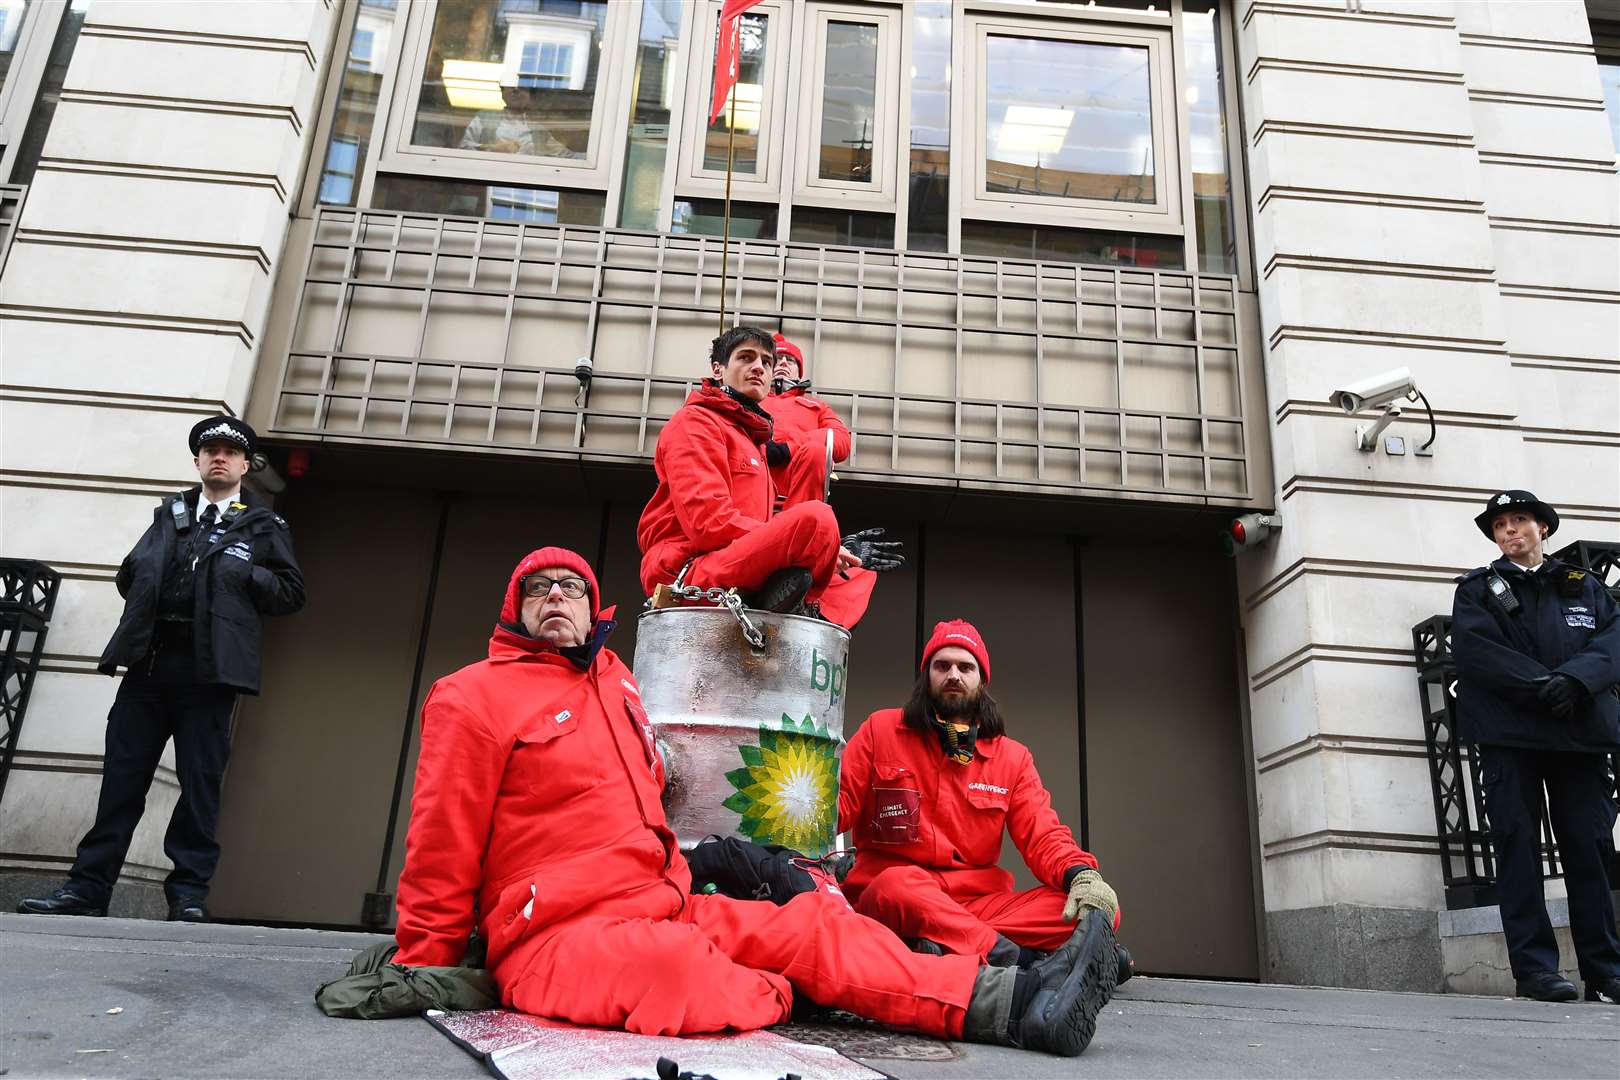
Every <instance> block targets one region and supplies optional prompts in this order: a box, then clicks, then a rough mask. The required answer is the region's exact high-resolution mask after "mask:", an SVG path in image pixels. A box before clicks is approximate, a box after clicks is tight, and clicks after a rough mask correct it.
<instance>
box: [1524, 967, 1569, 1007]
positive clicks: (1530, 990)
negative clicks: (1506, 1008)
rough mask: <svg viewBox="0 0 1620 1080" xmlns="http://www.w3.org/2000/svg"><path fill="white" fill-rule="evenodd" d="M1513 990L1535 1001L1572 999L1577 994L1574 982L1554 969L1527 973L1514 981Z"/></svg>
mask: <svg viewBox="0 0 1620 1080" xmlns="http://www.w3.org/2000/svg"><path fill="white" fill-rule="evenodd" d="M1514 992H1515V993H1516V994H1518V995H1519V996H1520V997H1522V998H1531V999H1533V1000H1535V1001H1574V1000H1575V999H1576V998H1577V997H1578V996H1579V995H1578V994H1577V993H1576V992H1575V984H1574V983H1572V982H1570V981H1569V980H1568V979H1566V978H1564V977H1563V976H1562V975H1560V974H1558V972H1556V971H1541V972H1537V973H1536V974H1534V975H1527V976H1525V977H1524V978H1522V979H1519V980H1518V981H1517V982H1515V983H1514Z"/></svg>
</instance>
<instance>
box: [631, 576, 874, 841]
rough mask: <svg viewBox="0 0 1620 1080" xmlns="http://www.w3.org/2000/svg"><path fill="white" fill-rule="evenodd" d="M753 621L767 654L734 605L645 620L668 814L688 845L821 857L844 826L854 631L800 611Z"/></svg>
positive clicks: (650, 707) (644, 679) (645, 658)
mask: <svg viewBox="0 0 1620 1080" xmlns="http://www.w3.org/2000/svg"><path fill="white" fill-rule="evenodd" d="M747 617H748V619H749V620H751V621H752V623H753V624H754V626H756V627H757V628H758V629H759V630H760V631H762V632H763V635H764V643H763V645H762V646H761V647H757V648H756V647H755V646H753V645H751V644H749V642H748V641H747V640H746V639H745V637H744V635H743V633H742V632H741V629H740V627H739V624H738V620H737V618H735V617H734V616H733V615H732V613H731V612H730V611H728V610H726V609H725V608H712V607H670V608H662V609H659V610H653V611H645V612H643V613H642V615H641V617H640V619H639V621H638V622H637V624H636V662H635V671H636V681H637V682H638V683H640V684H641V701H642V705H643V706H644V707H645V708H646V710H647V716H648V717H649V719H651V721H652V724H653V728H654V729H655V730H656V732H657V738H658V745H659V750H660V752H661V753H662V754H663V757H664V770H665V773H666V775H667V778H668V779H667V783H666V786H665V789H664V811H665V814H666V816H667V817H668V819H669V823H670V826H671V827H672V828H673V829H674V830H675V835H676V836H678V837H679V838H680V843H681V847H682V848H683V849H685V850H690V849H691V848H692V846H693V845H695V844H697V843H698V842H699V841H701V840H702V839H703V838H704V837H705V836H709V835H711V834H718V835H720V836H728V835H735V836H740V837H742V838H744V839H747V840H752V841H754V842H755V843H760V844H781V845H783V846H785V847H790V848H793V849H794V850H796V851H801V852H803V853H804V854H806V855H811V856H821V855H824V854H826V853H827V852H828V851H830V850H831V849H832V846H833V839H834V836H835V835H836V833H837V830H838V763H839V759H840V757H841V755H842V754H843V749H844V692H845V688H846V686H847V681H848V670H849V632H848V631H847V630H845V629H844V628H843V627H841V626H836V625H834V624H832V623H828V622H822V621H821V620H820V619H808V618H804V617H802V616H798V615H777V614H773V613H770V612H764V611H748V612H747Z"/></svg>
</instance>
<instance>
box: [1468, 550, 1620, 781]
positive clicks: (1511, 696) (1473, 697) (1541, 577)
mask: <svg viewBox="0 0 1620 1080" xmlns="http://www.w3.org/2000/svg"><path fill="white" fill-rule="evenodd" d="M1493 571H1494V572H1495V573H1497V574H1500V575H1501V576H1502V578H1503V580H1505V581H1506V582H1507V583H1508V586H1509V587H1510V589H1511V590H1512V594H1513V596H1514V597H1515V598H1517V600H1518V602H1519V606H1518V610H1517V611H1514V612H1511V613H1510V612H1509V611H1508V610H1507V607H1508V605H1506V604H1504V603H1503V602H1502V601H1500V600H1498V599H1497V598H1496V597H1494V596H1493V595H1492V594H1491V592H1490V590H1489V587H1488V586H1489V583H1490V580H1491V576H1492V573H1493ZM1451 651H1452V655H1453V656H1454V657H1455V659H1456V662H1457V728H1458V735H1459V736H1460V737H1461V738H1462V739H1463V740H1465V741H1467V742H1471V743H1476V744H1480V745H1484V746H1513V747H1521V748H1525V749H1536V750H1570V751H1610V750H1620V698H1617V697H1616V696H1615V686H1616V684H1617V683H1620V614H1617V612H1616V609H1615V603H1614V601H1613V600H1612V599H1611V598H1610V597H1609V594H1608V593H1607V592H1606V591H1605V590H1604V589H1603V585H1602V583H1601V582H1600V581H1598V579H1597V577H1596V575H1594V574H1590V573H1588V572H1586V571H1584V570H1579V569H1577V568H1575V567H1572V566H1569V565H1568V564H1567V563H1562V562H1559V561H1558V560H1556V559H1548V560H1547V561H1546V562H1545V563H1544V564H1543V565H1542V567H1541V569H1539V570H1537V571H1535V572H1534V573H1529V572H1527V571H1525V570H1522V569H1520V568H1519V567H1518V566H1517V565H1516V564H1514V563H1513V562H1512V561H1511V560H1509V559H1506V558H1502V559H1498V560H1497V561H1496V562H1494V563H1492V564H1491V565H1490V566H1482V567H1480V568H1478V569H1477V570H1470V571H1469V572H1468V573H1466V574H1464V575H1463V576H1462V577H1460V578H1458V579H1457V595H1456V599H1455V600H1454V602H1453V605H1452V610H1451ZM1557 672H1562V673H1563V674H1565V675H1568V676H1570V677H1571V678H1573V679H1574V680H1575V681H1576V682H1578V683H1580V684H1581V686H1583V687H1584V688H1585V689H1586V694H1585V695H1584V697H1583V698H1582V700H1581V701H1580V703H1579V704H1577V705H1576V706H1575V711H1574V713H1573V714H1572V715H1570V716H1566V717H1564V718H1563V719H1558V718H1556V717H1554V716H1553V715H1552V714H1551V713H1550V712H1548V711H1547V710H1546V709H1545V708H1543V707H1542V706H1541V705H1540V704H1539V703H1538V702H1537V700H1536V695H1537V693H1538V692H1539V691H1540V690H1541V687H1542V686H1543V685H1544V684H1545V683H1546V681H1547V680H1548V679H1549V678H1550V677H1551V676H1552V675H1553V674H1554V673H1557Z"/></svg>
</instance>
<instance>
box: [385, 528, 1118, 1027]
mask: <svg viewBox="0 0 1620 1080" xmlns="http://www.w3.org/2000/svg"><path fill="white" fill-rule="evenodd" d="M612 614H613V612H612V609H611V608H610V609H607V610H602V609H601V608H600V594H599V590H598V586H597V581H596V576H595V574H594V573H593V572H592V569H591V567H590V565H589V564H588V563H586V561H585V560H584V559H583V558H582V557H580V556H579V555H577V554H576V553H574V552H572V551H568V550H566V549H563V548H557V547H548V548H541V549H539V550H536V551H534V552H531V553H530V554H529V555H528V556H526V557H525V558H524V559H523V560H522V561H521V562H520V563H519V564H518V565H517V567H516V569H515V570H514V571H513V572H512V576H511V580H510V582H509V583H508V585H507V588H506V593H505V598H504V602H503V604H502V607H501V614H500V621H499V623H498V624H497V626H496V627H495V631H494V634H493V636H492V637H491V638H490V642H489V656H488V659H486V660H483V661H480V662H478V663H475V664H472V665H470V666H468V667H465V668H462V669H461V670H460V671H457V672H455V673H454V674H451V675H448V676H446V677H445V678H443V679H440V680H439V681H438V682H436V683H435V684H434V686H433V689H432V691H431V692H430V693H429V695H428V698H427V701H426V702H425V703H424V704H423V707H422V741H421V754H420V757H419V759H418V765H417V771H416V786H415V792H414V795H413V797H412V805H411V820H410V828H409V832H408V833H407V836H406V855H405V867H404V870H403V872H402V874H401V876H400V880H399V890H398V896H399V900H398V904H399V917H398V924H397V930H396V933H395V937H396V939H397V941H398V944H399V950H398V952H397V953H396V954H395V955H394V964H395V965H398V966H403V967H405V968H416V967H444V966H450V965H455V964H457V963H459V962H460V961H461V958H462V956H463V954H464V952H465V951H466V948H467V944H468V937H469V935H470V934H471V933H472V931H473V929H474V926H475V925H476V926H477V927H478V929H479V930H480V932H481V934H482V936H483V938H484V939H485V941H486V942H487V946H488V953H487V964H488V968H489V971H490V972H491V974H492V975H493V976H494V979H495V982H496V984H497V986H498V988H499V992H500V997H501V1001H502V1002H503V1003H505V1004H506V1005H508V1006H510V1007H512V1008H514V1009H518V1010H521V1011H523V1012H527V1013H532V1014H534V1015H536V1016H542V1017H549V1018H552V1019H555V1020H562V1021H568V1022H572V1023H577V1024H588V1025H594V1026H598V1027H609V1028H622V1029H624V1030H627V1031H631V1032H636V1033H640V1034H646V1035H699V1034H705V1033H710V1032H719V1031H728V1030H731V1031H747V1030H751V1029H755V1028H760V1027H765V1026H768V1025H771V1024H776V1023H779V1022H782V1021H785V1020H787V1019H788V1018H789V1017H790V1016H791V1015H792V1013H793V1006H794V1002H795V1000H796V999H799V998H803V999H806V1000H808V1001H810V1002H814V1003H816V1004H819V1005H822V1006H829V1007H836V1008H842V1009H847V1010H849V1011H850V1012H853V1013H856V1014H857V1015H860V1016H864V1017H867V1018H870V1019H872V1020H876V1021H879V1022H881V1023H885V1024H891V1025H894V1026H897V1027H905V1028H910V1029H913V1030H916V1031H920V1032H923V1033H926V1034H929V1035H934V1036H938V1037H942V1038H949V1039H956V1038H962V1039H968V1040H973V1041H980V1042H991V1043H999V1044H1003V1045H1012V1046H1021V1047H1026V1048H1029V1049H1035V1050H1043V1051H1046V1052H1049V1053H1053V1054H1061V1055H1069V1056H1073V1055H1076V1054H1079V1053H1080V1052H1081V1051H1082V1050H1084V1049H1085V1047H1086V1045H1087V1044H1088V1043H1089V1041H1090V1039H1091V1035H1092V1033H1093V1031H1094V1030H1095V1024H1096V1018H1097V1014H1098V1012H1099V1010H1100V1009H1101V1008H1102V1006H1103V1005H1104V1004H1106V1002H1107V1000H1108V998H1109V996H1110V994H1112V992H1113V988H1114V984H1115V977H1116V969H1115V965H1114V960H1113V933H1112V927H1111V926H1110V925H1109V921H1108V919H1106V918H1104V917H1102V916H1101V915H1097V916H1096V917H1094V918H1090V919H1084V920H1082V922H1081V924H1080V926H1079V927H1077V928H1075V930H1074V932H1073V934H1072V935H1070V936H1069V938H1068V940H1067V941H1066V942H1065V943H1064V944H1063V946H1062V948H1060V949H1058V950H1057V951H1056V952H1055V953H1053V954H1052V955H1051V956H1050V957H1048V958H1045V959H1043V960H1042V961H1041V962H1040V963H1038V964H1032V965H1030V966H1028V967H1027V968H996V967H988V966H984V965H981V964H980V962H979V960H978V958H976V957H971V956H923V955H919V954H917V953H913V952H911V951H910V950H908V949H907V948H906V946H905V944H904V943H903V942H902V941H900V939H899V938H897V937H895V936H894V935H893V934H892V933H890V932H889V931H888V930H887V929H885V928H884V927H882V926H880V925H879V924H877V923H875V922H873V921H872V920H870V919H867V918H865V917H863V916H861V915H858V914H856V913H855V912H854V911H853V910H852V909H851V908H850V907H849V906H848V904H847V903H845V902H844V901H843V900H842V899H841V898H840V897H838V896H835V895H833V894H832V893H829V892H825V891H821V890H816V891H811V892H805V893H801V894H800V895H798V896H796V897H794V898H793V899H791V900H789V901H788V902H787V903H786V904H784V905H782V906H780V907H779V906H777V905H775V904H773V903H771V902H770V901H765V900H734V899H731V898H729V897H726V896H723V895H720V894H712V895H709V894H700V895H695V896H694V895H692V894H691V889H692V877H691V872H690V870H689V869H688V867H687V863H686V859H685V858H684V857H683V856H682V854H681V850H680V848H679V846H678V843H677V840H676V837H675V834H674V832H673V831H671V829H670V828H669V825H668V823H667V821H666V819H665V817H664V811H663V808H662V806H661V804H660V794H661V791H662V789H663V786H664V770H663V764H662V762H661V760H660V758H659V756H658V750H657V747H656V744H655V741H654V734H653V729H652V727H651V725H650V723H649V722H648V718H647V715H646V713H645V712H644V711H643V709H642V706H641V692H640V689H639V688H638V687H637V685H636V681H635V677H634V676H633V675H632V674H631V672H630V669H629V668H627V667H626V666H625V665H624V664H623V663H622V662H621V661H620V660H619V658H618V657H617V656H615V655H614V654H613V652H612V651H611V650H610V649H608V648H607V647H606V640H607V637H608V635H609V634H610V633H611V632H612V630H613V627H614V623H613V620H612Z"/></svg>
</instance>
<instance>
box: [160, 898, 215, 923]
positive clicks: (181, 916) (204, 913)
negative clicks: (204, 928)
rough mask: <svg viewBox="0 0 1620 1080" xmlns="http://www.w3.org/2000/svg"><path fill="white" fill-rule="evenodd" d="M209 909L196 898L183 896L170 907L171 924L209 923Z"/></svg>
mask: <svg viewBox="0 0 1620 1080" xmlns="http://www.w3.org/2000/svg"><path fill="white" fill-rule="evenodd" d="M208 920H209V916H208V908H207V907H206V906H205V905H204V904H203V902H202V901H201V900H199V899H197V898H196V897H194V896H182V897H181V898H180V899H178V900H176V901H174V902H173V903H172V904H170V905H169V921H170V922H208Z"/></svg>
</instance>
